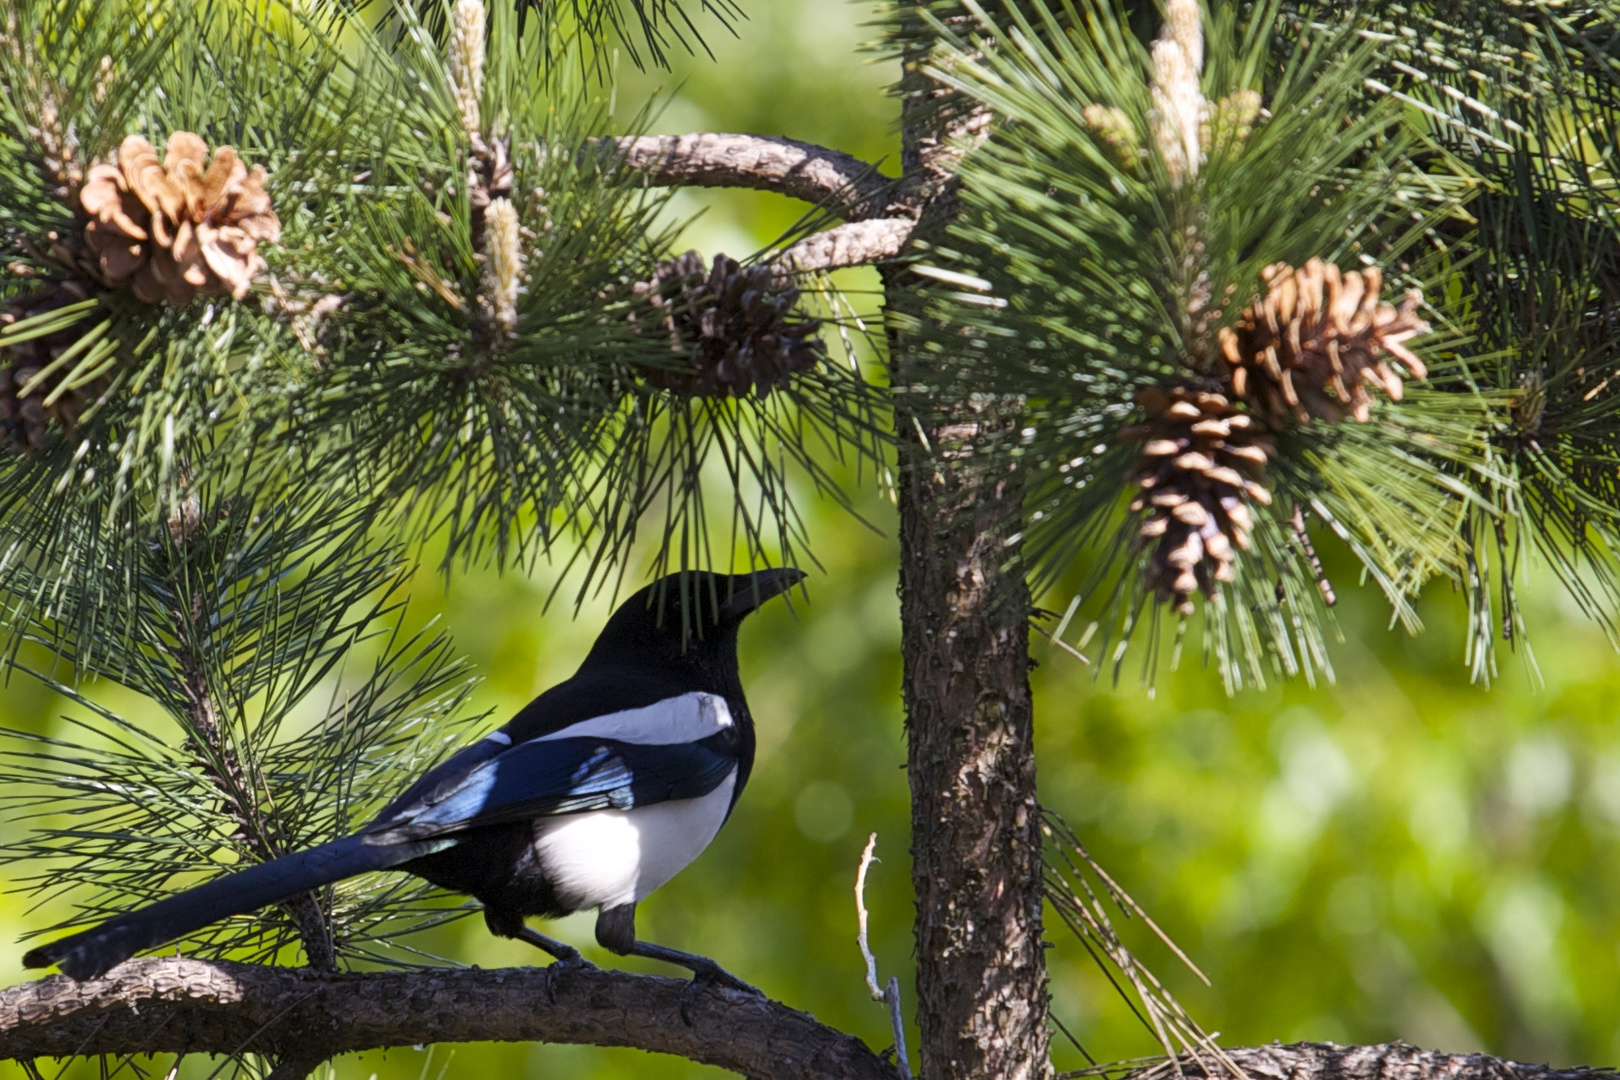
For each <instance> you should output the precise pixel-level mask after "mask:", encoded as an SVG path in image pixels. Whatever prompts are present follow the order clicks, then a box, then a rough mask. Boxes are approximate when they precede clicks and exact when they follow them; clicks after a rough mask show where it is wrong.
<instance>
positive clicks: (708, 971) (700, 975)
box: [692, 961, 765, 997]
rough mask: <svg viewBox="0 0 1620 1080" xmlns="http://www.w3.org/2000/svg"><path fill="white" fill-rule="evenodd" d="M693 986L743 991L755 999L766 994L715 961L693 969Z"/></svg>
mask: <svg viewBox="0 0 1620 1080" xmlns="http://www.w3.org/2000/svg"><path fill="white" fill-rule="evenodd" d="M692 984H693V985H694V986H722V987H724V988H725V989H727V990H741V991H742V992H743V993H745V994H753V995H754V996H755V997H764V996H765V992H764V991H763V990H761V989H759V987H757V986H750V985H749V984H748V983H745V982H743V981H742V980H741V979H739V978H737V976H735V975H733V974H732V973H731V972H729V971H727V970H726V969H725V968H723V967H721V966H720V965H719V964H716V963H714V962H713V961H710V962H709V963H708V964H706V965H704V966H701V967H694V968H693V969H692Z"/></svg>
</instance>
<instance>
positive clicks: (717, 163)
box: [604, 133, 894, 221]
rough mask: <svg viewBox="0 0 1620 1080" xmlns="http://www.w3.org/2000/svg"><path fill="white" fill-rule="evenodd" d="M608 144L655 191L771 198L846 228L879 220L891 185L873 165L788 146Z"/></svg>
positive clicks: (748, 141)
mask: <svg viewBox="0 0 1620 1080" xmlns="http://www.w3.org/2000/svg"><path fill="white" fill-rule="evenodd" d="M605 142H606V140H605ZM612 143H613V144H616V147H617V150H618V153H619V154H620V155H622V158H621V160H622V161H623V163H624V164H625V165H626V166H628V167H629V168H632V169H637V170H642V171H645V172H646V174H647V177H648V179H649V180H650V181H651V182H652V183H653V184H656V185H660V186H671V187H674V186H681V185H690V186H692V187H721V188H749V189H752V190H755V191H772V192H775V193H777V194H779V195H786V196H788V197H790V198H794V199H803V200H804V201H805V202H809V203H815V204H817V205H818V206H823V207H826V208H827V209H829V210H832V211H834V212H836V213H838V214H840V215H841V216H842V217H844V218H846V219H847V220H850V221H859V220H862V219H865V218H872V217H877V216H878V215H880V214H882V213H883V212H884V209H885V206H886V203H887V202H888V196H889V193H890V191H891V189H892V187H893V184H894V181H893V180H891V179H890V178H889V177H886V176H884V175H883V174H882V173H880V172H878V168H877V166H876V165H871V164H868V163H867V162H864V161H862V160H860V159H859V158H857V157H853V156H852V155H850V154H846V153H844V152H842V151H840V150H829V149H827V148H826V147H823V146H815V145H812V144H810V143H803V142H799V141H798V140H796V139H783V138H776V137H773V136H766V135H733V134H719V133H703V134H691V135H643V136H640V137H626V138H621V139H617V140H612ZM607 148H608V147H607V146H604V149H607Z"/></svg>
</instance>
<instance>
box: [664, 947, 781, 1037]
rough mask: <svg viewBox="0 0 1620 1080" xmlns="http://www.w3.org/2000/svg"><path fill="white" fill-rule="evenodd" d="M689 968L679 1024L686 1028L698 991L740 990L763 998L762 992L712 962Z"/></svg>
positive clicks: (682, 997) (682, 996)
mask: <svg viewBox="0 0 1620 1080" xmlns="http://www.w3.org/2000/svg"><path fill="white" fill-rule="evenodd" d="M691 968H692V978H691V979H690V981H688V982H687V984H686V986H685V988H684V989H682V990H681V1023H683V1024H685V1025H686V1026H687V1027H691V1026H692V1002H693V1000H695V999H696V998H697V994H698V991H699V990H704V989H708V988H711V987H721V988H723V989H726V990H741V991H742V992H743V993H745V994H753V995H754V996H755V997H764V996H765V993H764V991H762V990H760V989H759V988H758V987H754V986H750V985H748V984H747V983H745V982H743V981H742V980H741V979H739V978H737V976H735V975H733V974H732V973H731V972H729V971H727V970H726V969H725V968H723V967H721V966H720V965H719V964H716V963H715V962H714V961H712V960H707V961H705V962H704V963H702V964H693V965H691Z"/></svg>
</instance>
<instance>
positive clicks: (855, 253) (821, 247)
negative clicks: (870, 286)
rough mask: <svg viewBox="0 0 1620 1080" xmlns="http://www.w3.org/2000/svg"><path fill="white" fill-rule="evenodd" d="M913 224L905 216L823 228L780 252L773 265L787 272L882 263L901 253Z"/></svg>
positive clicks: (837, 268)
mask: <svg viewBox="0 0 1620 1080" xmlns="http://www.w3.org/2000/svg"><path fill="white" fill-rule="evenodd" d="M916 224H917V223H916V222H915V221H913V220H912V219H910V218H904V217H893V218H873V219H871V220H869V221H855V222H851V223H849V224H848V225H839V226H836V227H835V228H831V229H825V230H823V231H821V232H818V233H812V234H811V235H809V236H807V237H805V238H804V239H803V240H800V241H799V242H798V243H796V244H794V245H792V246H791V247H789V248H788V249H787V250H786V251H784V252H782V254H781V255H780V256H778V257H777V260H776V265H777V266H780V267H781V268H782V269H783V270H787V271H790V272H804V271H807V270H839V269H842V268H844V267H848V266H869V265H871V264H872V263H879V262H885V261H887V260H889V259H892V258H894V257H895V256H896V255H898V254H900V251H901V249H903V248H904V247H905V245H906V240H907V239H908V238H909V237H910V236H911V230H912V229H913V228H914V227H915V226H916Z"/></svg>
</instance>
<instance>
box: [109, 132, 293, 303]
mask: <svg viewBox="0 0 1620 1080" xmlns="http://www.w3.org/2000/svg"><path fill="white" fill-rule="evenodd" d="M207 159H208V144H206V143H204V142H203V141H202V139H200V138H198V137H197V136H196V135H193V134H192V133H190V132H189V131H177V132H175V133H174V134H172V135H170V136H169V145H168V151H167V153H166V154H165V155H164V158H163V161H162V162H161V163H160V162H159V161H158V156H157V152H156V151H155V150H153V149H152V146H151V144H150V143H148V142H147V141H146V140H145V139H143V138H141V137H140V136H139V135H131V136H129V137H128V138H126V139H125V140H124V141H123V144H122V145H120V146H119V148H118V164H117V165H108V164H102V165H96V166H94V167H92V168H91V170H90V175H89V177H88V178H87V181H86V183H85V185H84V188H83V190H82V191H80V192H79V202H80V204H81V205H82V206H83V207H84V209H85V212H86V213H87V214H89V215H90V218H91V220H90V223H89V224H88V225H86V226H85V230H84V238H85V241H86V243H88V244H89V245H90V250H91V252H92V253H94V254H95V256H96V258H97V259H98V261H99V262H100V264H101V272H102V275H103V276H104V277H105V278H106V280H107V284H109V285H112V286H115V287H116V286H123V285H130V286H131V287H132V288H133V290H134V293H135V295H136V296H137V297H138V298H139V299H141V300H142V301H144V302H146V303H149V304H151V303H156V302H157V301H159V300H168V301H169V303H171V304H174V305H176V306H178V305H181V304H184V303H186V302H188V301H189V300H190V299H191V298H192V297H193V296H196V295H197V294H198V293H202V294H203V295H204V296H223V295H225V294H226V293H229V294H230V295H231V296H233V297H235V298H236V299H238V300H240V299H242V297H244V296H246V295H247V291H248V287H249V285H250V284H251V283H252V281H253V278H254V275H256V274H258V273H259V271H261V270H262V269H263V268H264V259H263V258H262V257H260V255H259V254H258V244H259V241H260V240H267V241H270V242H274V241H276V240H277V239H279V238H280V236H281V220H280V219H279V218H277V217H276V215H275V211H274V210H272V209H271V207H270V196H269V195H268V194H267V193H266V192H265V190H264V182H265V172H264V168H263V167H262V166H259V165H255V166H253V168H252V170H251V171H250V170H249V169H248V167H247V166H246V165H244V164H243V163H242V161H241V159H240V158H238V157H237V155H236V151H235V149H233V148H232V147H229V146H221V147H220V148H219V149H218V150H216V151H214V156H213V160H212V162H208V163H207V164H206V166H205V164H204V163H205V162H206V161H207Z"/></svg>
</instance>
